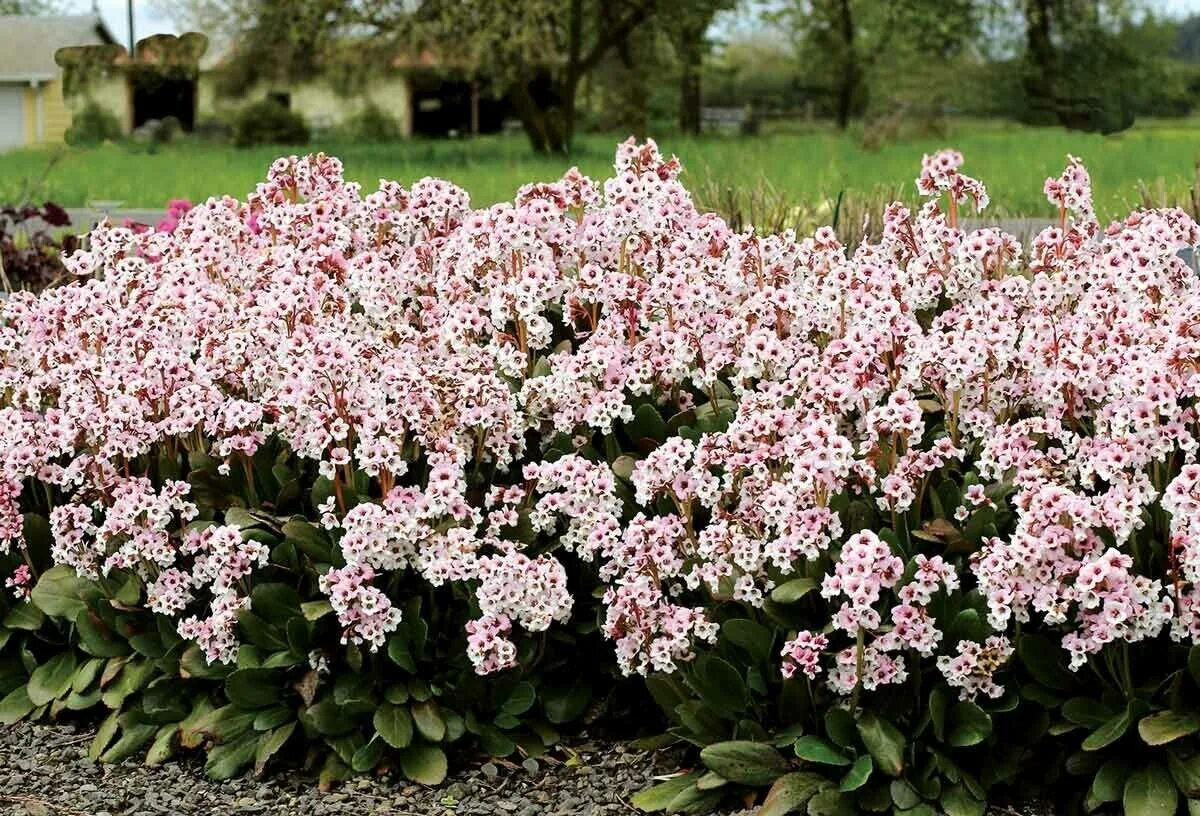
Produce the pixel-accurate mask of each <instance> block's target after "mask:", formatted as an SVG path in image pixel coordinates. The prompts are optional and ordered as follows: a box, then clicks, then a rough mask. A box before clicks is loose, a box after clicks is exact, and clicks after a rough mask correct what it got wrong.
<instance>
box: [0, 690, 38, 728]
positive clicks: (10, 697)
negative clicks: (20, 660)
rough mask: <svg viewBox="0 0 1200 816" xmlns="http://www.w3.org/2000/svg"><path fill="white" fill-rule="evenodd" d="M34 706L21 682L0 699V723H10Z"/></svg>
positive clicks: (31, 709) (23, 715) (27, 712)
mask: <svg viewBox="0 0 1200 816" xmlns="http://www.w3.org/2000/svg"><path fill="white" fill-rule="evenodd" d="M35 708H37V706H35V705H34V704H33V702H32V701H31V700H30V699H29V689H28V687H27V686H26V685H25V684H24V683H22V684H21V685H19V686H17V687H16V688H15V689H13V690H12V691H10V692H9V693H8V694H6V695H5V696H4V699H2V700H0V725H12V724H13V723H15V722H17V721H18V720H20V719H21V718H22V717H25V716H26V715H28V714H29V712H31V711H33V710H34V709H35Z"/></svg>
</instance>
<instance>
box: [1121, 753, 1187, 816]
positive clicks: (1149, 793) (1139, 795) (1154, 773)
mask: <svg viewBox="0 0 1200 816" xmlns="http://www.w3.org/2000/svg"><path fill="white" fill-rule="evenodd" d="M1178 803H1179V791H1178V790H1177V789H1176V788H1175V782H1174V781H1173V780H1172V779H1171V775H1170V774H1169V773H1168V772H1167V769H1166V768H1164V767H1163V766H1162V765H1159V764H1158V763H1154V764H1151V765H1147V766H1146V767H1144V768H1142V769H1140V770H1137V771H1134V772H1133V773H1132V774H1130V775H1129V779H1128V780H1126V782H1125V795H1124V797H1123V799H1122V804H1124V806H1125V814H1126V816H1174V814H1175V808H1176V806H1177V805H1178Z"/></svg>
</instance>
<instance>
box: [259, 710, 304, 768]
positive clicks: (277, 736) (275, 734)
mask: <svg viewBox="0 0 1200 816" xmlns="http://www.w3.org/2000/svg"><path fill="white" fill-rule="evenodd" d="M295 730H296V722H295V720H293V721H292V722H290V723H288V724H287V725H282V726H280V727H279V728H276V729H274V730H273V731H267V732H266V733H264V734H263V735H262V736H261V737H259V738H258V744H257V745H256V746H255V748H254V775H255V776H262V775H263V773H264V772H265V771H266V769H267V763H268V762H270V761H271V757H273V756H275V754H277V753H279V749H280V748H282V747H283V746H284V744H285V743H286V742H287V741H288V739H290V738H291V736H292V733H293V732H294V731H295Z"/></svg>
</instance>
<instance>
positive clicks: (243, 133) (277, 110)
mask: <svg viewBox="0 0 1200 816" xmlns="http://www.w3.org/2000/svg"><path fill="white" fill-rule="evenodd" d="M308 138H309V133H308V125H307V124H306V123H305V121H304V117H303V116H301V115H300V114H299V113H296V112H295V111H293V110H291V109H289V108H287V107H284V105H282V104H281V103H280V102H278V101H276V100H274V99H264V100H262V101H260V102H254V103H252V104H249V105H247V106H246V107H244V108H242V109H241V110H240V111H238V113H237V115H236V117H235V118H234V122H233V143H234V144H235V145H237V146H238V147H251V146H253V145H262V144H278V145H302V144H307V143H308Z"/></svg>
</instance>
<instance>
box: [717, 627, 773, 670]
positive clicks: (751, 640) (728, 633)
mask: <svg viewBox="0 0 1200 816" xmlns="http://www.w3.org/2000/svg"><path fill="white" fill-rule="evenodd" d="M721 634H722V635H723V636H724V637H725V638H726V639H727V640H728V641H729V642H730V643H732V644H734V645H735V646H740V647H741V648H743V649H745V650H746V652H747V653H748V654H749V655H750V657H751V658H753V659H754V660H755V661H758V662H762V661H765V660H766V659H767V658H768V657H770V655H771V642H772V640H773V636H772V635H771V630H770V629H768V628H767V627H765V626H763V625H762V624H761V623H757V622H755V621H752V620H750V619H749V618H732V619H731V620H727V621H725V623H723V624H722V625H721Z"/></svg>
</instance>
